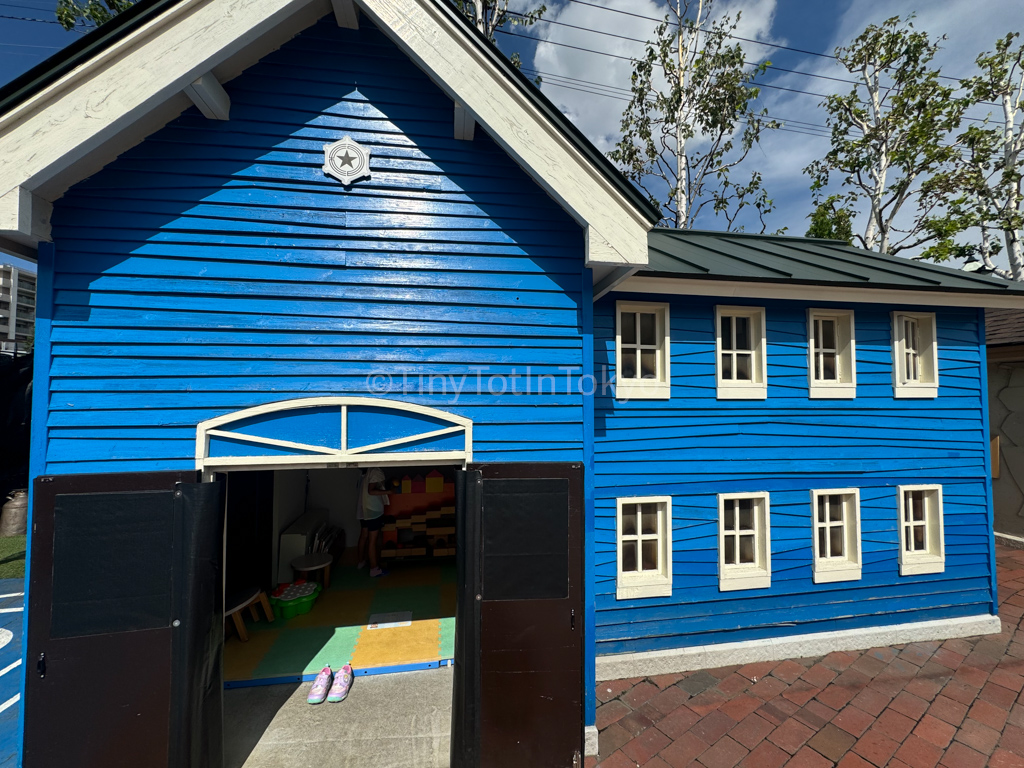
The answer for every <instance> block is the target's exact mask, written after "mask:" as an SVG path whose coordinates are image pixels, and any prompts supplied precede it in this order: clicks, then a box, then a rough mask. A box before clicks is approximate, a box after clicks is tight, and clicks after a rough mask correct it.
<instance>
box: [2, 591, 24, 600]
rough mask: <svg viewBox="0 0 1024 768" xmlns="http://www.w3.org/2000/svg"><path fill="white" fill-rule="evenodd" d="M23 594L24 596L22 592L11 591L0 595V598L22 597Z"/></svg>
mask: <svg viewBox="0 0 1024 768" xmlns="http://www.w3.org/2000/svg"><path fill="white" fill-rule="evenodd" d="M24 596H25V593H24V592H11V594H9V595H0V600H3V599H4V598H5V597H24Z"/></svg>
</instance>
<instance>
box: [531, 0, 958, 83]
mask: <svg viewBox="0 0 1024 768" xmlns="http://www.w3.org/2000/svg"><path fill="white" fill-rule="evenodd" d="M567 2H570V3H576V4H577V5H588V6H590V7H591V8H597V9H598V10H602V11H608V12H609V13H620V14H622V15H623V16H632V17H633V18H635V19H645V20H647V21H657V22H662V21H665V19H664V18H660V19H659V18H657V17H655V16H644V15H642V14H639V13H632V12H631V11H620V10H619V9H618V8H608V7H606V6H604V5H598V4H597V3H590V2H587V0H567ZM542 21H543V19H542ZM701 31H703V30H701ZM726 37H731V38H732V39H733V40H742V41H743V42H745V43H755V44H757V45H765V46H768V47H769V48H778V49H780V50H783V51H792V52H793V53H802V54H804V55H806V56H819V57H821V58H823V59H836V60H837V61H838V57H837V56H835V55H833V54H830V53H819V52H818V51H807V50H804V49H803V48H791V47H790V46H788V45H779V44H778V43H766V42H764V41H763V40H752V39H751V38H749V37H740V36H739V35H732V34H726ZM939 77H941V78H942V79H944V80H955V81H956V82H960V81H961V80H963V79H965V78H962V77H953V76H951V75H939Z"/></svg>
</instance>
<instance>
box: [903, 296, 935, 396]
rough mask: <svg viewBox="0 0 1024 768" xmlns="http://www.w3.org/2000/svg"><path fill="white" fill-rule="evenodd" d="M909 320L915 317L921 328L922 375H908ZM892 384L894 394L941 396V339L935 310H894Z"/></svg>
mask: <svg viewBox="0 0 1024 768" xmlns="http://www.w3.org/2000/svg"><path fill="white" fill-rule="evenodd" d="M905 320H913V321H915V322H916V324H917V331H918V347H919V349H918V350H917V360H918V364H919V366H918V377H917V380H916V381H915V380H909V379H908V377H907V363H906V356H905V355H906V352H907V342H906V339H905V338H904V336H905V334H904V328H905V323H904V321H905ZM892 387H893V396H894V397H898V398H909V397H938V395H939V340H938V328H937V326H936V323H935V313H934V312H893V313H892Z"/></svg>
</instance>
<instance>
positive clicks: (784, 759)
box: [587, 547, 1024, 768]
mask: <svg viewBox="0 0 1024 768" xmlns="http://www.w3.org/2000/svg"><path fill="white" fill-rule="evenodd" d="M996 564H997V566H998V576H999V602H1000V609H999V612H1000V616H1001V617H1002V620H1003V632H1002V634H1000V635H990V636H987V637H983V638H968V639H965V640H948V641H946V642H944V643H913V644H911V645H899V646H893V647H891V648H874V649H872V650H870V651H862V652H855V653H832V654H829V655H828V656H825V657H824V658H812V659H791V660H788V661H783V662H773V663H764V664H748V665H746V666H742V667H739V666H736V667H723V668H721V669H708V670H703V671H700V672H688V673H686V674H685V675H662V676H659V677H651V678H645V679H643V678H634V679H630V680H617V681H615V682H611V683H598V686H597V700H598V709H597V727H598V728H599V730H600V752H601V755H600V757H599V758H588V759H587V766H588V768H590V767H591V766H595V765H600V766H601V768H635V767H636V766H639V765H642V766H647V767H648V768H665V767H666V766H672V768H683V767H684V766H691V767H692V768H701V767H702V766H703V767H704V768H732V766H736V765H739V766H753V768H778V767H779V766H789V767H790V768H798V767H799V768H819V767H820V768H827V766H833V765H837V766H839V767H840V768H872V766H874V767H875V768H881V766H890V767H891V768H932V766H936V765H940V766H944V767H945V768H981V767H982V766H986V765H988V766H993V768H1009V767H1010V766H1021V768H1024V693H1022V688H1024V627H1022V626H1021V625H1022V623H1024V622H1022V616H1024V551H1016V550H1012V549H1006V548H1004V547H997V549H996ZM599 761H600V762H599Z"/></svg>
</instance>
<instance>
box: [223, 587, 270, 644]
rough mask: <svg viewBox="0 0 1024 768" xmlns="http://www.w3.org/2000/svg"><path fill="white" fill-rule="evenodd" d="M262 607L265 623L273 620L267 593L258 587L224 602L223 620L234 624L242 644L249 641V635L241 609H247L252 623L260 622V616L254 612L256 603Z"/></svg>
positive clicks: (244, 591)
mask: <svg viewBox="0 0 1024 768" xmlns="http://www.w3.org/2000/svg"><path fill="white" fill-rule="evenodd" d="M257 602H258V603H260V605H262V606H263V612H264V613H265V614H266V615H267V621H273V620H274V611H273V609H272V608H271V607H270V601H269V600H267V593H266V592H264V591H263V590H262V589H260V588H259V587H253V588H252V589H246V590H243V591H241V592H238V593H236V594H234V595H232V596H230V598H229V599H228V600H225V601H224V608H225V610H224V618H225V619H227V617H228V616H230V617H231V619H232V621H234V623H235V631H236V632H238V639H239V640H241V641H242V642H243V643H246V642H248V641H249V633H248V632H246V631H245V621H244V620H243V619H242V609H243V608H248V609H249V614H250V615H251V616H252V620H253V621H259V620H260V614H259V612H258V611H257V610H256V603H257Z"/></svg>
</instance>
